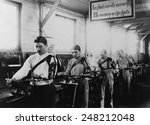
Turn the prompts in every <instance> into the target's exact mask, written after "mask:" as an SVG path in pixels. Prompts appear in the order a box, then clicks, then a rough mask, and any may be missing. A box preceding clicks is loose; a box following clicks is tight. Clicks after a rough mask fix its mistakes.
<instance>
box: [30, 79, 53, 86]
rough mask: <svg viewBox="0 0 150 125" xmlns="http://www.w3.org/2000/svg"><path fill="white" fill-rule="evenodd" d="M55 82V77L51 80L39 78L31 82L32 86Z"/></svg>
mask: <svg viewBox="0 0 150 125" xmlns="http://www.w3.org/2000/svg"><path fill="white" fill-rule="evenodd" d="M52 82H53V79H51V80H39V81H36V82H30V85H32V86H47V85H50V84H51V83H52Z"/></svg>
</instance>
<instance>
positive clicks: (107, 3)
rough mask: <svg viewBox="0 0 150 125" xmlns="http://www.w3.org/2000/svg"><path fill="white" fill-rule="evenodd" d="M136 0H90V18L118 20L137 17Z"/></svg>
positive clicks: (92, 19)
mask: <svg viewBox="0 0 150 125" xmlns="http://www.w3.org/2000/svg"><path fill="white" fill-rule="evenodd" d="M134 5H135V4H134V0H103V1H99V0H96V1H90V3H89V13H90V14H89V15H90V20H91V21H94V20H118V19H126V18H134V17H135V8H134V7H135V6H134Z"/></svg>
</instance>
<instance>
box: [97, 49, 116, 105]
mask: <svg viewBox="0 0 150 125" xmlns="http://www.w3.org/2000/svg"><path fill="white" fill-rule="evenodd" d="M97 64H98V68H99V71H100V72H101V75H102V76H103V77H104V78H103V79H102V80H101V81H100V83H99V84H101V108H104V107H105V106H106V104H105V97H106V88H107V87H108V90H109V91H108V92H107V93H109V94H110V97H108V96H107V99H108V100H107V101H108V102H109V107H112V108H113V85H114V77H113V69H114V68H115V63H114V61H113V60H112V58H110V57H108V56H107V51H106V50H103V51H101V54H100V59H99V60H98V62H97Z"/></svg>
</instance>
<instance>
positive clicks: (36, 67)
mask: <svg viewBox="0 0 150 125" xmlns="http://www.w3.org/2000/svg"><path fill="white" fill-rule="evenodd" d="M34 44H35V47H36V50H37V53H36V54H34V55H31V56H30V57H28V58H27V60H26V61H25V62H24V65H23V66H22V67H21V69H20V70H18V71H17V72H16V73H15V74H14V75H13V77H12V78H11V79H8V80H7V83H8V84H10V83H12V82H13V81H17V80H21V79H23V78H25V77H26V76H27V75H28V74H29V73H31V75H32V77H34V78H46V79H52V78H54V77H56V75H57V76H61V75H78V76H80V75H83V74H84V73H85V72H87V71H88V72H89V71H91V68H90V65H89V62H88V61H87V59H85V58H83V57H82V56H81V48H80V46H79V45H75V46H74V47H73V48H72V56H73V58H72V59H71V60H70V61H69V63H68V65H67V69H66V70H65V71H63V72H58V69H59V67H58V65H55V66H54V63H53V62H55V64H56V63H59V60H57V58H56V57H55V56H53V55H52V54H50V53H48V52H47V48H48V44H47V39H46V38H45V37H43V36H39V37H37V38H36V39H35V40H34ZM118 56H119V58H118V59H117V61H116V63H114V61H113V59H112V58H110V57H108V56H107V51H106V50H104V51H103V52H102V53H101V54H100V59H99V61H98V62H97V64H98V70H99V71H101V74H103V75H104V76H105V79H103V80H102V81H101V83H100V89H101V90H100V92H101V94H100V95H101V100H100V103H101V107H104V105H105V89H106V86H109V92H110V94H111V98H110V100H111V101H110V104H111V107H113V85H114V75H113V73H114V71H117V70H116V64H117V66H118V68H119V71H121V72H120V73H121V75H122V80H123V82H125V83H126V84H127V85H128V92H129V93H130V82H131V74H130V71H129V70H128V69H126V68H128V67H129V65H130V64H131V63H132V62H131V60H130V59H129V58H128V57H127V56H126V55H125V54H124V53H123V51H119V52H118ZM32 88H33V89H32V95H31V98H32V99H31V100H32V102H31V103H32V104H33V107H54V102H55V94H56V88H55V86H54V84H53V80H51V81H47V80H39V81H37V82H36V83H34V86H33V87H32ZM88 101H89V83H88V80H87V79H86V78H80V79H79V80H78V86H77V92H76V99H75V107H80V108H84V107H88Z"/></svg>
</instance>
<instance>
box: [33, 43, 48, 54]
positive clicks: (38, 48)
mask: <svg viewBox="0 0 150 125" xmlns="http://www.w3.org/2000/svg"><path fill="white" fill-rule="evenodd" d="M35 47H36V51H37V53H38V54H39V55H42V54H44V53H45V52H46V51H47V45H44V44H43V43H42V42H40V43H35Z"/></svg>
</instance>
